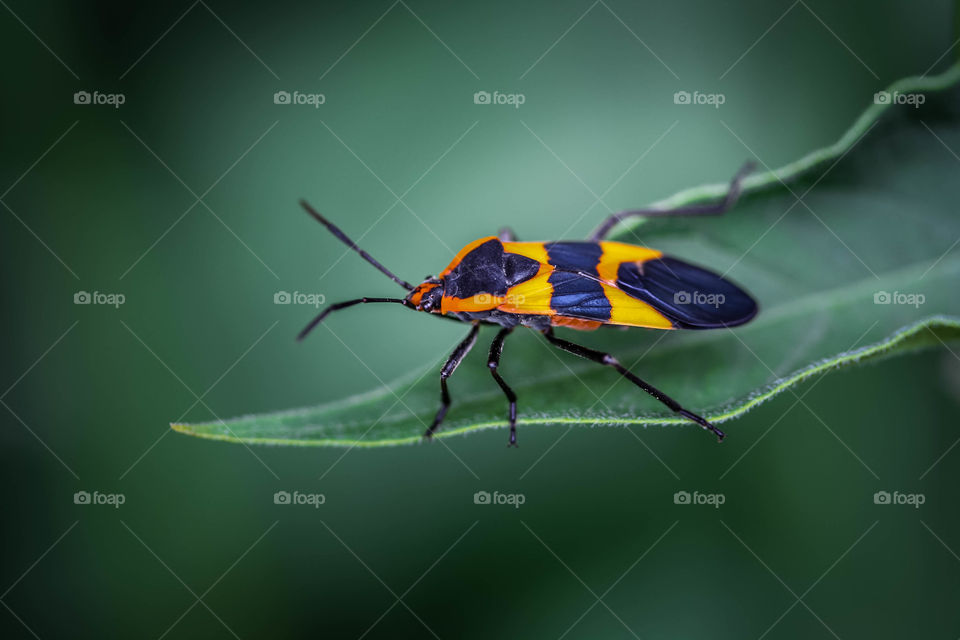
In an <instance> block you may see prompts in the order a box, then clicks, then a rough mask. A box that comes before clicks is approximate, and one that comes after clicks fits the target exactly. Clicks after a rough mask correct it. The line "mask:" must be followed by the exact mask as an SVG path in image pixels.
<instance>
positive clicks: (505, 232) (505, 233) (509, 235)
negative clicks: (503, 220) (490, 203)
mask: <svg viewBox="0 0 960 640" xmlns="http://www.w3.org/2000/svg"><path fill="white" fill-rule="evenodd" d="M497 238H498V239H499V240H500V242H516V241H517V235H516V234H515V233H514V232H513V229H511V228H510V227H504V228H502V229H500V231H498V232H497Z"/></svg>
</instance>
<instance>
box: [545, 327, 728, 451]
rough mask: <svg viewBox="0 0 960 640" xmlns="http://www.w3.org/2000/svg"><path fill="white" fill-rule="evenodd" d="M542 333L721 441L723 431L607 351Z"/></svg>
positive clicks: (549, 332)
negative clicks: (595, 363) (634, 372)
mask: <svg viewBox="0 0 960 640" xmlns="http://www.w3.org/2000/svg"><path fill="white" fill-rule="evenodd" d="M543 335H544V336H545V337H546V338H547V340H549V341H550V342H551V343H552V344H554V345H556V346H558V347H560V348H561V349H563V350H564V351H567V352H569V353H572V354H574V355H576V356H580V357H581V358H586V359H587V360H593V361H594V362H599V363H600V364H604V365H607V366H608V367H613V368H614V369H616V370H617V371H618V372H619V373H620V375H622V376H623V377H624V378H626V379H627V380H629V381H630V382H632V383H633V384H635V385H637V386H638V387H640V388H641V389H643V390H644V391H646V392H647V393H649V394H650V395H651V396H653V397H654V398H656V399H657V400H659V401H660V402H662V403H663V404H665V405H667V407H669V408H670V409H671V410H672V411H675V412H676V413H679V414H680V415H682V416H683V417H684V418H687V419H688V420H692V421H694V422H696V423H697V424H699V425H700V426H701V427H703V428H704V429H707V430H708V431H712V432H713V433H714V434H716V436H717V441H718V442H722V441H723V438H724V436H725V435H726V434H724V433H723V431H720V429H717V428H716V427H715V426H713V425H712V424H710V423H709V422H708V421H707V420H706V419H705V418H702V417H700V416H698V415H697V414H695V413H692V412H690V411H687V410H686V409H684V408H683V407H681V406H680V403H678V402H677V401H676V400H674V399H673V398H671V397H670V396H668V395H667V394H665V393H663V392H662V391H660V390H659V389H657V388H656V387H653V386H651V385H649V384H647V383H646V382H644V381H643V380H641V379H640V378H638V377H637V376H635V375H633V374H632V373H630V372H629V371H628V370H627V369H626V367H624V366H623V365H622V364H620V363H619V362H617V359H616V358H614V357H613V356H611V355H610V354H609V353H603V352H602V351H595V350H593V349H589V348H587V347H584V346H581V345H579V344H575V343H573V342H568V341H567V340H562V339H560V338H558V337H556V336H555V335H553V330H552V329H547V330H546V331H544V332H543Z"/></svg>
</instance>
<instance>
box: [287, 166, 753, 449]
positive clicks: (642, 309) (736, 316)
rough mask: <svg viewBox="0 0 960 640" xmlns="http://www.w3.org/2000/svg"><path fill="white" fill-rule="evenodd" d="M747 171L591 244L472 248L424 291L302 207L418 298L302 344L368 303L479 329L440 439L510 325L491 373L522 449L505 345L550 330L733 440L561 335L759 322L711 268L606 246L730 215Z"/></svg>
mask: <svg viewBox="0 0 960 640" xmlns="http://www.w3.org/2000/svg"><path fill="white" fill-rule="evenodd" d="M752 169H753V165H752V163H747V164H746V165H744V166H743V168H741V169H740V171H738V172H737V174H736V175H735V176H734V177H733V179H732V180H731V182H730V187H729V189H728V191H727V194H726V196H725V197H724V199H723V200H721V201H719V202H716V203H708V204H694V205H687V206H683V207H678V208H674V209H639V210H628V211H622V212H620V213H615V214H613V215H611V216H609V217H608V218H607V219H606V220H604V221H603V223H601V224H600V226H598V227H597V228H596V229H595V230H594V231H593V233H592V234H590V237H589V238H588V239H587V240H586V241H579V242H566V241H564V242H518V241H517V240H516V238H515V237H514V236H513V233H512V232H511V231H510V230H509V229H504V230H502V231H501V232H500V234H499V235H498V236H489V237H485V238H480V239H479V240H475V241H473V242H471V243H470V244H468V245H467V246H466V247H464V248H463V249H462V250H461V251H460V252H459V253H458V254H457V255H456V257H454V259H453V261H452V262H451V263H450V264H449V265H448V266H447V268H446V269H444V270H443V271H442V272H441V273H440V274H439V275H437V276H430V277H427V278H426V279H425V280H424V281H423V282H421V283H420V284H418V285H417V286H413V285H411V284H410V283H409V282H406V281H405V280H402V279H400V278H398V277H397V276H395V275H394V274H393V273H392V272H390V271H389V270H388V269H387V268H386V267H384V266H383V265H382V264H380V263H379V262H377V261H376V260H375V259H374V258H373V257H372V256H370V254H368V253H367V252H366V251H364V250H363V249H361V248H360V247H358V246H357V245H356V243H354V242H353V241H352V240H351V239H350V238H348V237H347V236H346V234H344V233H343V232H342V231H341V230H340V229H339V228H338V227H336V226H335V225H334V224H333V223H331V222H330V221H329V220H327V219H326V218H324V217H323V216H322V215H320V214H319V213H317V212H316V211H315V210H314V209H313V208H312V207H311V206H310V205H309V204H307V203H306V202H304V201H301V203H300V204H301V205H302V206H303V208H304V209H306V210H307V212H308V213H309V214H310V215H311V216H313V217H314V218H315V219H316V220H318V221H319V222H320V223H321V224H323V225H324V226H325V227H326V228H327V229H328V230H329V231H330V232H331V233H332V234H333V235H334V236H336V237H337V238H338V239H339V240H340V241H341V242H343V243H344V244H346V245H347V246H348V247H350V248H351V249H353V250H354V251H356V252H357V253H359V254H360V256H361V257H362V258H363V259H364V260H366V261H367V262H369V263H370V264H372V265H373V266H374V267H376V268H377V269H379V270H380V271H381V272H383V273H384V274H385V275H386V276H387V277H389V278H390V279H391V280H393V281H394V282H396V283H397V284H399V285H400V286H401V287H403V288H404V289H406V290H407V291H408V292H409V293H408V294H407V295H406V296H405V297H403V298H371V297H364V298H357V299H355V300H347V301H345V302H338V303H336V304H333V305H330V306H329V307H327V308H326V309H324V310H323V311H322V312H321V313H320V314H319V315H317V316H316V317H315V318H314V319H313V320H312V321H311V322H310V324H308V325H307V326H306V327H305V328H304V329H303V331H301V332H300V334H299V336H298V337H297V339H298V340H302V339H303V338H304V337H306V335H307V334H308V333H310V331H312V330H313V329H314V328H315V327H316V326H317V325H318V324H320V323H321V322H322V321H323V320H324V318H326V317H327V315H329V314H330V313H332V312H334V311H339V310H341V309H346V308H348V307H352V306H354V305H358V304H368V303H379V302H384V303H386V302H391V303H396V304H402V305H403V306H405V307H408V308H410V309H414V310H416V311H423V312H426V313H431V314H434V315H439V316H442V317H445V318H449V319H453V320H457V321H459V322H463V323H466V324H469V325H470V331H469V332H468V333H467V336H466V338H464V339H463V341H462V342H460V344H458V345H457V348H456V349H454V350H453V353H452V354H450V357H449V358H448V359H447V361H446V364H444V365H443V368H442V369H441V370H440V408H439V410H438V411H437V414H436V417H435V418H434V419H433V423H432V424H431V425H430V426H429V427H428V428H427V430H426V433H425V434H424V436H425V437H426V438H430V437H431V436H433V434H434V433H435V432H436V431H437V429H438V428H439V427H440V424H441V423H442V422H443V419H444V417H446V415H447V410H448V409H449V408H450V392H449V390H448V389H447V379H448V378H449V377H450V376H451V375H452V374H453V372H454V371H455V370H456V369H457V367H458V366H459V365H460V362H461V361H462V360H463V359H464V358H465V357H466V355H467V354H468V353H469V352H470V349H471V348H473V345H474V343H476V340H477V334H478V333H479V329H480V325H496V326H499V327H500V330H499V332H498V333H497V335H496V337H494V339H493V342H492V343H491V345H490V352H489V358H488V360H487V365H488V366H489V368H490V374H491V375H492V376H493V379H494V380H495V381H496V383H497V384H498V385H499V386H500V388H501V389H502V390H503V393H504V395H506V397H507V401H508V402H509V414H508V415H509V419H510V441H509V445H508V446H516V445H517V424H516V423H517V396H516V394H515V393H514V391H513V389H511V388H510V386H509V385H508V384H507V383H506V382H505V381H504V379H503V378H502V377H501V376H500V373H499V372H498V371H497V369H498V367H499V365H500V357H501V354H502V353H503V343H504V340H505V339H506V338H507V336H508V335H510V333H511V332H512V331H513V330H514V329H515V328H517V327H521V326H522V327H528V328H530V329H533V330H535V331H538V332H540V333H541V334H542V335H543V336H544V338H546V339H547V341H548V342H550V343H551V344H553V345H554V346H556V347H558V348H560V349H562V350H563V351H567V352H569V353H572V354H574V355H576V356H580V357H581V358H586V359H587V360H592V361H594V362H597V363H599V364H602V365H606V366H608V367H612V368H613V369H615V370H616V371H617V372H618V373H619V374H620V375H622V376H624V377H625V378H626V379H628V380H629V381H630V382H632V383H633V384H635V385H636V386H638V387H640V388H641V389H642V390H644V391H646V392H647V393H648V394H650V395H651V396H653V397H654V398H656V399H657V400H659V401H660V402H662V403H663V404H664V405H666V406H667V407H668V408H670V409H671V410H672V411H674V412H675V413H677V414H679V415H681V416H683V417H685V418H687V419H689V420H691V421H693V422H695V423H696V424H698V425H700V426H701V427H703V428H704V429H707V430H709V431H712V432H713V433H714V434H715V435H716V436H717V440H718V442H719V441H722V440H723V438H724V433H723V432H722V431H721V430H720V429H718V428H717V427H715V426H714V425H712V424H711V423H710V422H708V421H707V420H706V419H704V418H703V417H701V416H699V415H697V414H696V413H693V412H691V411H689V410H687V409H685V408H684V407H682V406H681V405H680V404H679V403H678V402H677V401H676V400H674V399H673V398H671V397H670V396H668V395H667V394H665V393H663V392H662V391H660V390H659V389H657V388H655V387H653V386H652V385H650V384H648V383H647V382H644V381H643V380H641V379H640V378H638V377H637V376H636V375H634V374H633V373H631V372H630V371H628V370H627V369H626V368H625V367H624V366H623V365H622V364H620V362H619V361H617V359H616V358H614V357H613V356H612V355H610V354H608V353H603V352H601V351H596V350H594V349H590V348H588V347H585V346H582V345H579V344H576V343H574V342H570V341H568V340H565V339H563V338H559V337H557V336H556V335H555V334H554V328H555V327H566V328H569V329H575V330H580V331H591V330H594V329H597V328H599V327H607V326H620V327H644V328H649V329H665V330H673V329H717V328H724V327H735V326H738V325H742V324H744V323H746V322H749V321H750V320H751V319H752V318H753V317H754V316H755V315H756V313H757V303H756V302H755V301H754V300H753V298H751V297H750V295H749V294H748V293H746V292H745V291H744V290H743V289H741V288H740V287H738V286H737V285H735V284H733V283H732V282H730V281H729V280H727V279H725V278H724V277H722V276H720V275H717V274H715V273H713V272H711V271H708V270H707V269H704V268H702V267H698V266H695V265H692V264H690V263H688V262H684V261H682V260H679V259H677V258H674V257H671V256H668V255H664V254H663V253H661V252H660V251H656V250H654V249H649V248H647V247H641V246H636V245H630V244H624V243H620V242H609V241H606V240H605V238H606V237H607V235H608V234H609V233H610V231H611V230H612V229H613V228H614V227H615V226H616V225H617V224H618V223H620V222H621V221H623V220H625V219H627V218H632V217H637V216H645V217H658V216H696V215H720V214H723V213H725V212H726V211H728V210H729V209H730V208H731V207H732V206H733V205H734V204H735V203H736V201H737V199H738V197H739V195H740V191H741V188H742V182H743V179H744V177H745V176H746V175H747V174H748V173H749V172H750V171H752Z"/></svg>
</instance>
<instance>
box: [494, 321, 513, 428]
mask: <svg viewBox="0 0 960 640" xmlns="http://www.w3.org/2000/svg"><path fill="white" fill-rule="evenodd" d="M511 331H513V327H504V328H503V329H500V332H499V333H498V334H497V337H496V338H494V339H493V342H492V343H490V357H489V358H488V359H487V366H488V367H490V373H491V374H492V375H493V379H494V380H496V381H497V384H498V385H500V388H501V389H503V393H504V394H506V396H507V400H509V401H510V442H509V444H508V445H507V446H508V447H516V446H517V394H515V393H514V392H513V389H511V388H510V385H508V384H507V383H506V382H504V381H503V378H501V377H500V374H499V373H497V367H498V366H500V355H501V354H502V353H503V341H504V339H506V337H507V336H508V335H510V332H511Z"/></svg>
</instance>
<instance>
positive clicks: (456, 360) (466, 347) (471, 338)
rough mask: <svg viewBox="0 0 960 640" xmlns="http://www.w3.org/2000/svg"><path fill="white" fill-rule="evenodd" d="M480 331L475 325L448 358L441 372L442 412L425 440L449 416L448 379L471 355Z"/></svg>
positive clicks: (425, 434)
mask: <svg viewBox="0 0 960 640" xmlns="http://www.w3.org/2000/svg"><path fill="white" fill-rule="evenodd" d="M478 331H480V325H478V324H475V325H473V327H472V328H471V329H470V333H468V334H467V337H466V338H464V339H463V341H462V342H461V343H460V344H458V345H457V348H456V349H454V350H453V353H451V354H450V357H449V358H447V362H446V364H444V365H443V369H441V370H440V410H439V411H437V416H436V417H435V418H434V419H433V424H431V425H430V427H429V428H428V429H427V431H426V433H424V434H423V437H424V438H429V437H431V436H432V435H433V434H434V432H436V430H437V427H439V426H440V423H441V422H443V418H444V416H446V415H447V409H449V408H450V392H449V391H447V378H449V377H450V376H452V375H453V372H454V371H456V370H457V367H458V366H460V362H461V361H462V360H463V359H464V358H465V357H467V354H468V353H470V349H472V348H473V343H475V342H476V341H477V332H478Z"/></svg>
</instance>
